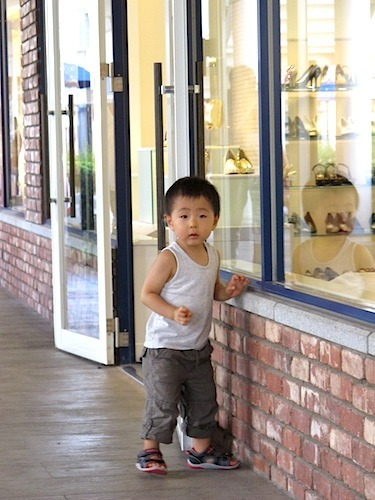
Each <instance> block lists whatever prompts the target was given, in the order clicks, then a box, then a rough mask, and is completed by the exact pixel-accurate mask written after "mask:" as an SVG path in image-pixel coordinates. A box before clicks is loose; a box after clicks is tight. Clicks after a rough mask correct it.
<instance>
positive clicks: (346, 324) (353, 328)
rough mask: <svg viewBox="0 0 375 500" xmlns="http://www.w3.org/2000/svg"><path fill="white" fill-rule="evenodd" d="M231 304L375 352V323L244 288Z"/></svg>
mask: <svg viewBox="0 0 375 500" xmlns="http://www.w3.org/2000/svg"><path fill="white" fill-rule="evenodd" d="M228 304H231V305H232V306H235V307H239V308H240V309H244V310H245V311H248V312H250V313H253V314H257V315H258V316H262V317H263V318H267V319H270V320H273V321H275V322H277V323H280V324H282V325H285V326H288V327H290V328H295V329H296V330H300V331H301V332H304V333H307V334H310V335H315V336H316V337H319V338H322V339H324V340H329V341H331V342H334V343H336V344H339V345H341V346H344V347H348V348H350V349H354V350H356V351H359V352H362V353H364V354H371V355H372V356H375V325H373V324H370V323H364V322H361V321H355V320H351V319H348V318H344V317H342V316H339V315H336V314H333V313H331V314H328V313H327V311H322V310H320V309H318V308H316V307H313V306H307V305H304V304H299V303H297V302H294V301H291V300H288V299H285V298H282V297H275V296H274V295H272V294H266V293H264V292H258V291H252V292H244V293H243V294H242V295H240V296H239V297H236V298H235V299H231V300H228Z"/></svg>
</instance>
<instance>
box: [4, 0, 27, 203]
mask: <svg viewBox="0 0 375 500" xmlns="http://www.w3.org/2000/svg"><path fill="white" fill-rule="evenodd" d="M6 18H7V51H8V89H9V134H10V206H11V207H14V208H15V209H17V210H20V211H23V210H24V205H23V203H24V195H25V159H24V147H23V137H24V132H23V109H22V106H23V102H22V99H23V93H22V80H21V72H22V66H21V57H22V54H21V24H20V4H19V1H18V0H8V1H7V8H6Z"/></svg>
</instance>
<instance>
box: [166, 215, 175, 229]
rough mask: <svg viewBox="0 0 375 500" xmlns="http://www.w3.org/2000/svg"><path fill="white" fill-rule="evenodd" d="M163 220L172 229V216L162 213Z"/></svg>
mask: <svg viewBox="0 0 375 500" xmlns="http://www.w3.org/2000/svg"><path fill="white" fill-rule="evenodd" d="M164 220H165V222H166V223H167V224H168V227H169V228H170V229H172V231H174V227H173V223H172V217H171V216H170V215H167V214H164Z"/></svg>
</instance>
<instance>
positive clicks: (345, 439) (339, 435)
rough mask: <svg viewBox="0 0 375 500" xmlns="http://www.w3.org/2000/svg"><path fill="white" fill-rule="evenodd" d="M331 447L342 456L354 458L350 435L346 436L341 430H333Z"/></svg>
mask: <svg viewBox="0 0 375 500" xmlns="http://www.w3.org/2000/svg"><path fill="white" fill-rule="evenodd" d="M329 445H330V447H331V448H332V450H335V451H337V453H340V455H344V456H345V457H347V458H352V438H351V436H349V434H346V433H345V432H343V431H341V430H340V429H331V432H330V436H329Z"/></svg>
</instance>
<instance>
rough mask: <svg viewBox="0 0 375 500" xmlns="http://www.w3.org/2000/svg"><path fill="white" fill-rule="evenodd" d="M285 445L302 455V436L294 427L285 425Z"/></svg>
mask: <svg viewBox="0 0 375 500" xmlns="http://www.w3.org/2000/svg"><path fill="white" fill-rule="evenodd" d="M283 445H284V446H285V448H287V449H288V450H291V451H293V452H294V453H295V454H296V455H301V437H300V436H299V434H297V432H295V431H293V430H292V429H287V428H286V427H284V430H283Z"/></svg>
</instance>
